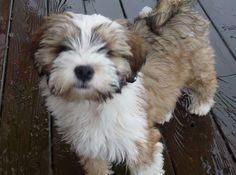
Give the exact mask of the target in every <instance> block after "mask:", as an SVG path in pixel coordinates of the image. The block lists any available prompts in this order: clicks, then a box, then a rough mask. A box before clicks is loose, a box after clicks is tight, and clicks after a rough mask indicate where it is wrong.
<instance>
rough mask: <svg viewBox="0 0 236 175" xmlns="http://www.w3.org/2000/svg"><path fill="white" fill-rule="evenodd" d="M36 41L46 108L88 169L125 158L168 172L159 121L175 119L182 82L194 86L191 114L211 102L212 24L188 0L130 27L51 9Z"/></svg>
mask: <svg viewBox="0 0 236 175" xmlns="http://www.w3.org/2000/svg"><path fill="white" fill-rule="evenodd" d="M33 41H34V42H33V44H34V47H35V54H34V57H35V65H36V68H37V70H38V72H39V73H40V75H41V77H42V78H41V82H40V87H41V90H42V95H43V96H44V97H45V98H46V106H47V107H48V110H49V111H51V112H52V115H53V116H54V117H55V124H56V126H57V129H58V131H59V132H60V133H61V134H62V137H63V140H65V141H66V142H67V143H69V144H71V146H72V148H73V150H74V151H75V152H76V153H77V154H78V156H80V157H81V163H82V164H83V165H84V168H85V170H86V172H87V174H88V175H108V174H112V171H111V170H110V167H111V163H113V162H115V163H121V162H124V161H125V162H126V165H127V166H128V167H129V169H130V172H131V174H132V175H162V174H164V170H163V156H162V150H163V145H162V143H161V141H160V138H161V135H160V133H159V131H158V130H157V129H156V128H154V123H155V122H158V123H164V122H165V121H168V120H169V119H170V118H171V114H172V112H173V110H174V108H175V104H176V101H177V99H178V97H179V96H180V94H181V93H180V90H181V89H182V88H184V87H187V88H190V89H191V90H192V92H193V94H192V97H193V102H192V104H191V106H190V107H189V111H190V112H191V113H193V114H197V115H205V114H207V113H208V112H209V110H210V108H211V107H212V105H213V103H214V101H213V97H214V93H215V91H216V87H217V82H216V73H215V68H214V52H213V49H212V47H211V46H210V43H209V39H208V22H207V21H205V20H204V19H202V17H200V16H199V15H198V14H197V13H196V12H195V11H193V10H192V8H191V7H190V4H189V3H188V2H187V0H161V1H160V2H159V3H158V4H157V6H156V8H155V9H154V10H152V9H150V8H147V7H146V8H144V9H143V11H142V12H141V13H140V15H139V17H138V18H137V19H136V20H135V22H134V24H131V25H129V24H128V23H126V22H124V21H122V22H121V21H111V20H110V19H108V18H106V17H104V16H101V15H96V14H94V15H80V14H74V13H71V12H66V13H63V14H58V15H52V16H49V17H48V18H47V19H46V22H45V24H44V25H43V26H42V27H41V28H40V29H39V30H38V31H37V32H36V34H35V36H34V37H33ZM145 62H146V63H145ZM144 63H145V64H144Z"/></svg>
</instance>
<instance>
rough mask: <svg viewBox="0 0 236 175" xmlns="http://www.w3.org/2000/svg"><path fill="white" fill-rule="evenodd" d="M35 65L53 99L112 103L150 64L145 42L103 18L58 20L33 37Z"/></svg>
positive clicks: (48, 21) (69, 16) (48, 22)
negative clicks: (110, 99) (147, 62)
mask: <svg viewBox="0 0 236 175" xmlns="http://www.w3.org/2000/svg"><path fill="white" fill-rule="evenodd" d="M33 44H34V47H35V54H34V57H35V65H36V67H37V69H38V71H39V73H40V74H41V75H43V76H46V77H47V84H48V87H49V89H50V91H51V93H52V94H53V95H56V96H62V97H64V98H66V99H68V100H74V99H76V100H77V99H93V100H101V99H103V100H104V99H106V98H108V97H109V98H111V97H112V95H113V94H114V93H120V92H121V89H122V87H123V86H124V85H126V83H129V82H132V81H134V78H135V76H136V74H137V72H138V71H139V69H140V68H141V66H142V65H143V63H144V62H145V56H146V48H145V44H144V43H143V41H142V39H141V38H139V37H137V36H135V35H134V34H132V33H131V32H130V31H128V29H127V27H126V26H124V25H121V24H119V23H118V22H115V21H111V20H110V19H108V18H105V17H103V16H101V15H79V14H74V13H68V12H67V13H64V14H60V15H52V16H50V17H48V18H47V19H46V20H45V24H43V26H42V27H41V28H40V29H39V30H38V31H37V32H36V33H35V35H34V37H33Z"/></svg>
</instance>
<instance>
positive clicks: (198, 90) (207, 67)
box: [187, 47, 217, 116]
mask: <svg viewBox="0 0 236 175" xmlns="http://www.w3.org/2000/svg"><path fill="white" fill-rule="evenodd" d="M198 55H200V56H201V58H195V59H194V60H193V66H194V68H193V72H192V73H193V78H192V79H190V80H189V81H188V82H187V87H188V88H190V89H191V90H192V104H191V105H190V106H189V112H190V113H192V114H196V115H200V116H203V115H206V114H207V113H208V112H209V111H210V109H211V107H212V106H213V105H214V95H215V92H216V89H217V80H216V72H215V68H214V54H213V52H212V49H211V48H210V47H209V48H204V49H200V50H199V51H198Z"/></svg>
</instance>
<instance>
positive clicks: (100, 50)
mask: <svg viewBox="0 0 236 175" xmlns="http://www.w3.org/2000/svg"><path fill="white" fill-rule="evenodd" d="M106 51H107V47H106V46H104V47H101V48H100V49H98V52H106Z"/></svg>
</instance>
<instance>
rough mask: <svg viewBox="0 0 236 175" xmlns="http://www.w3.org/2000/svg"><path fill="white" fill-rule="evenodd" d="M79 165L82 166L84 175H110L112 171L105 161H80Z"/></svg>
mask: <svg viewBox="0 0 236 175" xmlns="http://www.w3.org/2000/svg"><path fill="white" fill-rule="evenodd" d="M80 162H81V164H82V165H83V166H84V170H85V172H86V175H111V174H113V171H111V170H110V168H111V166H110V165H109V164H108V162H107V161H104V160H99V159H82V160H81V161H80Z"/></svg>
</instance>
